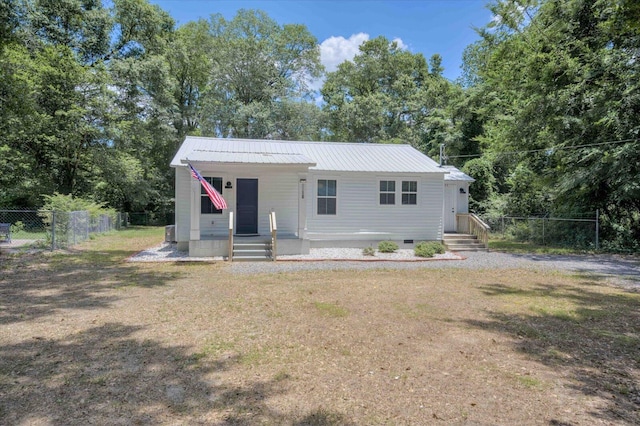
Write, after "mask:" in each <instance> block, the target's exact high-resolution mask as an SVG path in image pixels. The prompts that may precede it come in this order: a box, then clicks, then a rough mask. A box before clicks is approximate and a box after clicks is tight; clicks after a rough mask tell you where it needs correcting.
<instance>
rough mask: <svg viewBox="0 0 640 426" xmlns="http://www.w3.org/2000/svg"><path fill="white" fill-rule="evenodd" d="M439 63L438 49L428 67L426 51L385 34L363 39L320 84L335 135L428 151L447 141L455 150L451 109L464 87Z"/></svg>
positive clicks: (457, 135) (455, 130)
mask: <svg viewBox="0 0 640 426" xmlns="http://www.w3.org/2000/svg"><path fill="white" fill-rule="evenodd" d="M441 63H442V59H441V57H440V55H437V54H436V55H434V56H433V57H432V58H431V59H430V66H431V69H429V65H427V61H426V60H425V58H424V56H422V54H413V53H411V52H409V51H407V50H404V49H402V48H400V47H399V46H398V44H397V43H396V42H391V41H389V40H388V39H386V38H384V37H378V38H375V39H372V40H369V41H367V42H365V43H363V44H362V45H361V46H360V52H359V53H358V54H357V55H356V56H355V57H354V58H353V61H346V62H343V63H342V64H340V65H339V67H338V69H337V71H335V72H333V73H329V75H328V77H327V80H326V82H325V84H324V86H323V87H322V90H321V93H322V95H323V97H324V100H325V106H324V109H325V111H326V113H327V114H328V116H329V130H330V132H331V138H332V139H334V140H346V141H355V142H383V143H410V144H412V145H413V146H415V147H416V148H418V149H420V150H422V151H424V152H426V153H429V154H435V153H437V152H438V147H439V145H440V144H442V143H444V144H447V145H450V146H451V148H452V149H453V150H455V151H456V152H457V150H459V147H457V145H460V137H461V133H460V132H459V130H458V128H457V127H458V126H457V125H456V123H455V120H454V118H453V109H452V108H453V105H454V100H455V99H457V98H459V97H460V96H462V92H461V89H460V88H459V87H458V86H456V85H455V84H453V83H451V82H449V81H448V80H446V79H445V78H443V77H442V71H443V69H442V66H441Z"/></svg>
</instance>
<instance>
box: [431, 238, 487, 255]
mask: <svg viewBox="0 0 640 426" xmlns="http://www.w3.org/2000/svg"><path fill="white" fill-rule="evenodd" d="M442 242H443V243H444V245H445V246H446V247H447V250H451V251H487V247H485V245H484V243H483V242H482V241H479V240H478V237H476V236H475V235H469V234H445V235H444V237H443V240H442Z"/></svg>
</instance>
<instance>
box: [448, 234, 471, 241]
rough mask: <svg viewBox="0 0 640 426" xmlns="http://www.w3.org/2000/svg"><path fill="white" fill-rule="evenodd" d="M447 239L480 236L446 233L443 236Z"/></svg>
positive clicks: (465, 238) (467, 238)
mask: <svg viewBox="0 0 640 426" xmlns="http://www.w3.org/2000/svg"><path fill="white" fill-rule="evenodd" d="M442 239H443V240H445V241H448V240H477V239H478V237H476V236H475V235H471V234H444V237H443V238H442Z"/></svg>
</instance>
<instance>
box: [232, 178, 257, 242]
mask: <svg viewBox="0 0 640 426" xmlns="http://www.w3.org/2000/svg"><path fill="white" fill-rule="evenodd" d="M236 194H237V195H236V196H237V201H236V233H237V234H240V235H243V234H244V235H247V234H249V235H251V234H257V233H258V179H238V180H237V181H236Z"/></svg>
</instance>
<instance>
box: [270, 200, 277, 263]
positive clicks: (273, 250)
mask: <svg viewBox="0 0 640 426" xmlns="http://www.w3.org/2000/svg"><path fill="white" fill-rule="evenodd" d="M269 231H271V260H273V261H274V262H275V260H276V258H277V254H278V225H277V223H276V212H274V211H272V212H271V213H269Z"/></svg>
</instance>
